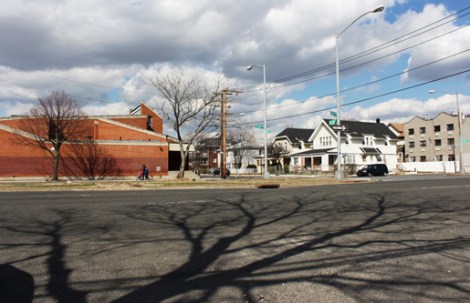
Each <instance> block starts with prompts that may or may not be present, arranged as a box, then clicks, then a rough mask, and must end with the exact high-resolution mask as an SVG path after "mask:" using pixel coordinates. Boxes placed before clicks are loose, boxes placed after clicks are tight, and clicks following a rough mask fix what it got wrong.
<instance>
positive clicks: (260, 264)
mask: <svg viewBox="0 0 470 303" xmlns="http://www.w3.org/2000/svg"><path fill="white" fill-rule="evenodd" d="M344 198H345V196H342V195H338V194H329V195H323V196H318V195H317V196H316V195H314V194H311V195H306V196H304V197H299V196H297V197H294V198H287V197H286V198H285V199H281V201H279V202H276V203H274V202H273V203H266V202H254V201H252V200H250V199H249V198H247V197H246V196H241V197H240V198H239V199H238V200H237V201H231V202H230V201H221V200H219V201H217V202H215V203H212V204H211V203H205V204H204V203H203V204H199V205H197V206H194V205H192V206H191V207H188V206H185V205H171V206H161V205H160V206H157V205H152V206H145V207H141V208H140V209H135V210H133V211H131V212H128V213H127V216H128V218H130V219H131V220H141V221H145V222H146V223H148V224H153V225H154V227H155V229H159V228H169V227H171V228H172V230H173V231H174V232H175V233H176V232H179V234H180V235H181V238H180V241H183V242H185V243H186V244H187V245H189V247H190V250H189V253H188V255H187V258H186V260H185V261H184V262H182V263H181V264H180V265H179V266H177V267H176V268H174V269H172V270H171V271H169V272H168V273H166V274H164V275H163V276H162V277H161V278H160V279H158V280H157V281H155V282H152V283H149V284H147V285H145V286H143V287H139V288H137V289H135V290H133V291H131V292H129V293H127V294H126V295H124V296H122V297H121V298H119V299H116V300H114V301H113V303H133V302H141V303H150V302H223V301H225V302H242V301H243V302H250V303H251V302H258V301H259V300H261V299H263V300H264V302H283V301H284V302H286V300H287V301H291V300H293V298H294V297H295V296H298V299H297V300H308V297H309V295H308V294H305V295H302V294H298V293H294V292H295V290H296V289H298V287H299V286H293V285H294V284H302V285H303V287H302V288H304V290H305V288H308V289H309V291H312V289H314V288H315V286H317V287H324V288H325V287H326V288H329V289H330V290H331V288H333V289H334V290H336V291H337V293H338V294H340V295H341V296H344V297H347V298H350V299H353V301H354V300H357V301H362V302H388V301H390V300H392V301H410V299H412V298H416V297H419V298H420V300H424V301H436V302H437V301H454V302H460V301H461V300H462V299H464V298H465V299H468V298H469V297H470V290H469V286H468V285H469V282H470V281H469V280H468V278H467V277H466V275H465V274H463V275H462V274H461V273H460V274H457V275H455V274H448V272H447V271H443V269H442V268H439V261H440V260H442V257H444V258H446V259H452V256H453V255H455V254H458V252H459V251H462V250H465V249H468V247H469V245H470V238H469V237H468V234H467V235H466V236H458V235H456V234H446V235H442V236H441V237H438V238H436V237H433V236H432V233H433V232H434V229H435V228H436V224H437V225H438V224H439V222H441V221H442V220H443V219H444V220H445V218H446V214H447V215H448V214H455V212H456V211H457V210H455V209H452V208H448V209H446V207H443V206H442V205H441V204H440V203H439V202H440V201H439V199H437V200H435V201H431V200H429V199H428V200H423V199H415V200H414V201H406V202H405V201H399V200H397V199H396V197H394V196H393V195H375V196H373V197H371V198H370V199H369V200H368V201H366V202H364V201H361V203H357V202H354V201H349V200H348V199H344ZM460 211H464V212H466V213H467V214H468V208H465V209H461V210H460ZM164 240H165V239H158V240H156V242H158V241H164ZM156 258H158V257H157V256H156ZM435 261H438V262H437V263H434V262H435ZM468 261H469V260H468V255H467V256H465V257H462V259H458V258H456V259H453V260H452V261H450V263H451V264H453V265H454V266H459V265H460V266H461V265H462V264H464V265H465V266H466V268H467V269H468V263H469V262H468ZM413 264H414V265H413ZM155 270H158V268H156V269H155ZM286 285H290V286H292V289H291V293H290V294H289V291H287V297H284V298H283V297H282V296H283V294H282V292H283V291H282V289H283V287H282V286H286ZM276 288H277V289H279V290H276ZM285 289H286V287H284V290H285ZM285 293H286V292H284V296H286V294H285ZM307 293H308V292H307ZM333 301H334V300H333Z"/></svg>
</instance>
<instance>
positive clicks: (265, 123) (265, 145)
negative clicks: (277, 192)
mask: <svg viewBox="0 0 470 303" xmlns="http://www.w3.org/2000/svg"><path fill="white" fill-rule="evenodd" d="M253 67H258V68H262V69H263V87H264V178H265V179H268V178H269V173H268V127H267V117H268V105H267V92H266V64H253V65H250V66H248V67H247V68H246V70H248V71H251V70H252V69H253Z"/></svg>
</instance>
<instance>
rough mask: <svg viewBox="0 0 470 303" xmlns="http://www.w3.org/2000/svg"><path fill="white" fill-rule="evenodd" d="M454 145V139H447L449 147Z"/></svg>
mask: <svg viewBox="0 0 470 303" xmlns="http://www.w3.org/2000/svg"><path fill="white" fill-rule="evenodd" d="M454 144H455V140H454V138H448V139H447V145H454Z"/></svg>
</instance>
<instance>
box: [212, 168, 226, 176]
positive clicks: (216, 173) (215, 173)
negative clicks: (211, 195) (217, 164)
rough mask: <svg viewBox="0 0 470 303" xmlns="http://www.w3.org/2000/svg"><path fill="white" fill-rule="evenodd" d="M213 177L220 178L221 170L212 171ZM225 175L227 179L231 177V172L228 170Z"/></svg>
mask: <svg viewBox="0 0 470 303" xmlns="http://www.w3.org/2000/svg"><path fill="white" fill-rule="evenodd" d="M212 175H214V176H219V175H220V168H216V169H214V170H213V171H212ZM225 175H226V176H227V177H229V176H230V170H229V169H228V168H227V170H226V171H225Z"/></svg>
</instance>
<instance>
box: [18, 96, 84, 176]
mask: <svg viewBox="0 0 470 303" xmlns="http://www.w3.org/2000/svg"><path fill="white" fill-rule="evenodd" d="M86 118H87V117H86V116H85V114H84V113H83V112H82V111H81V110H80V108H79V107H78V104H77V102H76V101H75V100H74V99H72V98H71V97H70V96H68V95H67V94H66V93H65V92H64V91H54V92H53V93H52V94H51V95H49V96H47V97H42V98H39V99H38V102H37V103H36V104H35V105H34V106H33V108H32V109H31V110H30V111H29V112H28V113H27V114H26V115H25V117H24V119H22V120H21V122H20V124H19V128H20V129H21V130H22V131H25V132H27V133H30V134H31V135H32V136H33V138H34V139H33V140H29V139H24V140H23V142H24V143H25V144H29V145H33V146H36V147H38V148H41V149H43V150H45V151H47V152H48V153H49V154H50V155H51V157H52V158H53V160H54V168H53V176H52V180H54V181H57V180H58V179H59V163H60V148H61V147H62V144H64V143H65V142H67V141H68V142H73V141H77V140H80V139H83V138H85V136H86V135H87V129H86V127H85V123H84V122H85V119H86Z"/></svg>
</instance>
